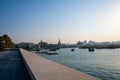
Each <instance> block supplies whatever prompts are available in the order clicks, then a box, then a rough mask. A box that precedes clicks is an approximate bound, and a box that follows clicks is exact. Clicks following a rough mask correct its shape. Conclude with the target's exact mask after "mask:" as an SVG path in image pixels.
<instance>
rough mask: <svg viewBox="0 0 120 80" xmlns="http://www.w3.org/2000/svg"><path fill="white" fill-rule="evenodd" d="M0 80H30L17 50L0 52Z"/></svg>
mask: <svg viewBox="0 0 120 80" xmlns="http://www.w3.org/2000/svg"><path fill="white" fill-rule="evenodd" d="M0 80H30V76H29V74H28V73H27V69H26V68H25V65H24V62H23V60H22V57H21V54H20V53H19V51H18V50H10V51H3V52H0Z"/></svg>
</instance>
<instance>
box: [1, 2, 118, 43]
mask: <svg viewBox="0 0 120 80" xmlns="http://www.w3.org/2000/svg"><path fill="white" fill-rule="evenodd" d="M3 34H8V35H9V36H10V37H11V38H12V39H13V41H14V42H15V43H18V42H34V43H37V42H39V41H40V40H43V41H47V42H48V43H57V41H58V39H59V38H60V39H61V41H62V42H63V43H76V42H77V41H79V40H80V41H84V40H88V41H89V40H94V41H116V40H120V0H0V35H3Z"/></svg>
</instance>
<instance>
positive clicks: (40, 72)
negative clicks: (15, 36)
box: [20, 49, 99, 80]
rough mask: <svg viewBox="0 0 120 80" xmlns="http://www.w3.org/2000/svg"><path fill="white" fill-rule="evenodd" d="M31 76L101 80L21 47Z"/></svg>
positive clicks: (49, 79) (43, 79) (50, 79)
mask: <svg viewBox="0 0 120 80" xmlns="http://www.w3.org/2000/svg"><path fill="white" fill-rule="evenodd" d="M20 53H21V54H22V56H23V59H24V61H25V63H26V66H27V67H28V70H29V72H30V73H31V76H33V79H36V80H99V79H97V78H95V77H93V76H90V75H87V74H85V73H83V72H80V71H77V70H74V69H71V68H68V67H66V66H64V65H61V64H58V63H56V62H54V61H51V60H48V59H46V58H43V57H40V56H38V55H36V54H33V53H31V52H28V51H25V50H23V49H20Z"/></svg>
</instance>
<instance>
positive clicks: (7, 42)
mask: <svg viewBox="0 0 120 80" xmlns="http://www.w3.org/2000/svg"><path fill="white" fill-rule="evenodd" d="M2 40H4V41H5V48H15V45H14V43H13V42H12V40H11V38H10V37H9V36H8V35H7V34H5V35H3V36H2Z"/></svg>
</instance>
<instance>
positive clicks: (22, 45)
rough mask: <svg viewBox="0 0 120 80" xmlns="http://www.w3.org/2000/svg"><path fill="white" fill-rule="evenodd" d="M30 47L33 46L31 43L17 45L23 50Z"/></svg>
mask: <svg viewBox="0 0 120 80" xmlns="http://www.w3.org/2000/svg"><path fill="white" fill-rule="evenodd" d="M32 46H33V43H31V42H26V43H25V42H22V43H19V44H17V47H18V48H24V49H31V48H32Z"/></svg>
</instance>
